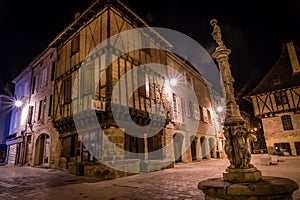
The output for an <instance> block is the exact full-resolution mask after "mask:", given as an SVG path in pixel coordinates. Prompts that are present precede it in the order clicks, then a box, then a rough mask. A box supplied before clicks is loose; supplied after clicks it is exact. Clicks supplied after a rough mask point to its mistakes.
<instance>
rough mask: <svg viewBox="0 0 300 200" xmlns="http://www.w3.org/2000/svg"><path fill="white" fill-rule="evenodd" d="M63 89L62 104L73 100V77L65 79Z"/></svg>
mask: <svg viewBox="0 0 300 200" xmlns="http://www.w3.org/2000/svg"><path fill="white" fill-rule="evenodd" d="M62 89H63V91H62V95H63V96H62V105H64V104H67V103H70V102H71V91H72V88H71V77H68V78H66V79H65V80H64V81H63V88H62Z"/></svg>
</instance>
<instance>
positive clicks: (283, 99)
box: [274, 91, 288, 106]
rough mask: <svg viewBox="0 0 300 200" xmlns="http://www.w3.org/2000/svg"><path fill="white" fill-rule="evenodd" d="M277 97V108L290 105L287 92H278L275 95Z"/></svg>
mask: <svg viewBox="0 0 300 200" xmlns="http://www.w3.org/2000/svg"><path fill="white" fill-rule="evenodd" d="M274 97H275V102H276V105H277V106H281V105H283V104H287V103H288V98H287V95H286V92H285V91H281V92H276V93H275V94H274Z"/></svg>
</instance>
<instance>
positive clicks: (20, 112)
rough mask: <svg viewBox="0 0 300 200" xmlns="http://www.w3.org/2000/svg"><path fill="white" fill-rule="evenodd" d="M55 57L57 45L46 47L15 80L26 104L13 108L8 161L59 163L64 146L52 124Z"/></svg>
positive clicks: (31, 163) (25, 163) (43, 165)
mask: <svg viewBox="0 0 300 200" xmlns="http://www.w3.org/2000/svg"><path fill="white" fill-rule="evenodd" d="M55 61H56V51H55V49H53V48H52V49H51V48H49V49H46V50H44V52H42V53H41V54H40V55H38V56H37V57H36V58H35V59H34V60H33V61H32V62H31V63H30V64H29V65H28V66H27V67H26V68H25V70H24V71H23V72H22V73H21V74H20V75H19V76H17V78H15V79H14V81H13V83H14V84H15V99H16V100H21V101H22V105H21V106H20V107H14V108H13V112H12V118H11V127H10V134H9V136H8V139H7V141H6V143H7V144H8V145H9V148H8V152H7V154H8V159H7V162H6V163H7V165H14V164H23V165H30V166H41V167H50V168H57V167H58V158H57V157H58V154H59V152H60V146H59V143H58V133H57V132H56V129H55V128H54V127H53V124H52V118H53V99H54V97H53V92H54V74H55V65H56V64H55Z"/></svg>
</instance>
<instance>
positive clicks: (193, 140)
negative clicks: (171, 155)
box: [190, 136, 197, 160]
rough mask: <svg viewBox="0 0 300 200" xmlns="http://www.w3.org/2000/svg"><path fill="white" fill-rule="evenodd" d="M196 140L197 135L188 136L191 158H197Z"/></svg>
mask: <svg viewBox="0 0 300 200" xmlns="http://www.w3.org/2000/svg"><path fill="white" fill-rule="evenodd" d="M196 141H197V137H195V136H191V137H190V143H191V154H192V160H197V153H196Z"/></svg>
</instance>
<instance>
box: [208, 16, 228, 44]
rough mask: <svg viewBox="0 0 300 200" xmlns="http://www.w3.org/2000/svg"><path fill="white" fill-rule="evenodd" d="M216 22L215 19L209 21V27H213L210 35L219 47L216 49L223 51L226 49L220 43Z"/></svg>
mask: <svg viewBox="0 0 300 200" xmlns="http://www.w3.org/2000/svg"><path fill="white" fill-rule="evenodd" d="M217 22H218V21H217V20H216V19H212V20H210V25H212V26H213V27H214V29H213V32H212V34H211V35H212V36H213V38H214V39H215V40H216V42H217V43H218V45H219V47H217V48H224V49H226V47H225V45H224V44H223V41H222V35H221V29H220V27H219V26H218V25H217Z"/></svg>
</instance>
